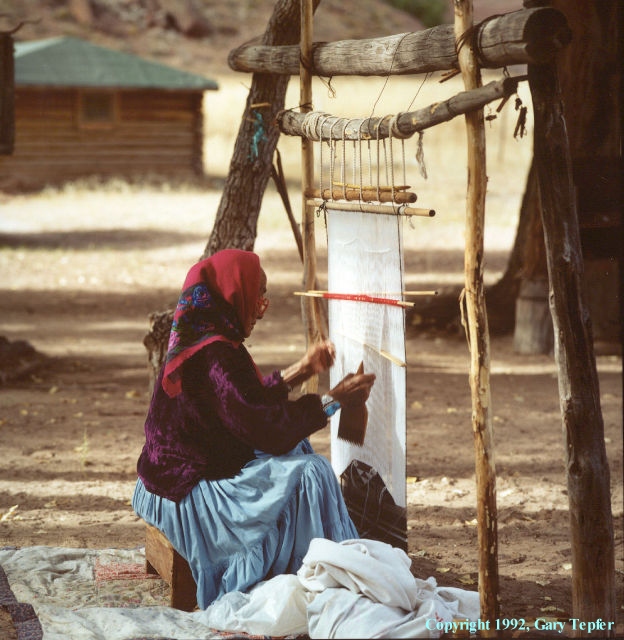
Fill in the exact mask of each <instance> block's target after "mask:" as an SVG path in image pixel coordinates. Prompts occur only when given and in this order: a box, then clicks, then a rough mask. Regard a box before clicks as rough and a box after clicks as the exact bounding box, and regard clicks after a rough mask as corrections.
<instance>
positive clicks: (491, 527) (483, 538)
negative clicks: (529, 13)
mask: <svg viewBox="0 0 624 640" xmlns="http://www.w3.org/2000/svg"><path fill="white" fill-rule="evenodd" d="M454 7H455V38H456V40H457V43H458V60H459V68H460V70H461V73H462V77H463V80H464V85H465V86H466V89H467V90H469V91H472V90H477V89H478V88H480V87H481V71H480V69H479V64H478V61H477V58H476V56H475V52H474V51H473V48H472V46H473V43H472V42H471V39H470V36H469V35H468V34H469V33H470V32H471V30H472V26H473V5H472V0H455V3H454ZM465 118H466V133H467V147H468V186H467V194H466V240H465V243H466V245H465V252H464V274H465V288H464V292H463V296H462V297H463V300H464V303H465V308H464V309H465V315H464V314H462V318H463V321H464V322H465V324H466V325H467V326H465V328H466V331H467V335H468V339H469V346H470V376H469V378H470V391H471V396H472V428H473V434H474V447H475V470H476V474H475V475H476V482H477V538H478V545H479V599H480V605H481V620H482V621H484V622H487V624H485V625H484V626H486V629H483V630H480V633H481V634H482V635H483V637H497V636H498V631H497V630H496V621H497V620H498V619H499V610H500V606H499V602H498V584H499V580H498V533H497V511H496V471H495V467H494V444H493V427H492V405H491V402H490V344H489V333H488V323H487V313H486V309H485V296H484V285H483V246H484V228H485V193H486V187H487V174H486V162H485V160H486V157H485V120H484V117H483V109H478V110H475V111H469V112H467V113H466V114H465ZM464 309H462V311H464Z"/></svg>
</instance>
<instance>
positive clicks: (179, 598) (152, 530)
mask: <svg viewBox="0 0 624 640" xmlns="http://www.w3.org/2000/svg"><path fill="white" fill-rule="evenodd" d="M146 526H147V529H146V533H145V570H146V571H147V573H150V574H152V575H159V576H160V577H161V578H162V579H163V580H164V581H165V582H166V583H167V584H168V585H169V586H170V587H171V606H172V607H173V608H174V609H180V610H181V611H193V609H195V607H196V606H197V585H196V583H195V579H194V578H193V574H192V573H191V568H190V567H189V565H188V562H187V561H186V560H185V559H184V558H183V557H182V556H181V555H180V554H179V553H178V552H177V551H176V550H175V549H174V548H173V545H172V544H171V542H169V540H167V538H166V536H165V534H164V533H162V531H160V530H159V529H157V528H156V527H153V526H152V525H149V524H148V525H146Z"/></svg>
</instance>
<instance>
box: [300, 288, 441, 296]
mask: <svg viewBox="0 0 624 640" xmlns="http://www.w3.org/2000/svg"><path fill="white" fill-rule="evenodd" d="M308 292H309V293H329V292H328V291H326V290H323V289H308ZM354 295H359V296H362V295H368V296H437V295H438V292H437V291H435V290H432V291H368V292H366V293H356V294H354Z"/></svg>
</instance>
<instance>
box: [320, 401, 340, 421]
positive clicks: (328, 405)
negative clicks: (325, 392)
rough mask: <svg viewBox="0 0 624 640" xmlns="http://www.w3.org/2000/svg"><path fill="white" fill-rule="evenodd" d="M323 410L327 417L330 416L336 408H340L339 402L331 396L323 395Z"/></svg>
mask: <svg viewBox="0 0 624 640" xmlns="http://www.w3.org/2000/svg"><path fill="white" fill-rule="evenodd" d="M322 401H323V411H324V412H325V415H326V416H327V417H328V418H331V417H332V416H333V415H334V414H335V413H336V411H338V409H340V402H338V400H334V399H333V398H332V397H331V396H323V398H322Z"/></svg>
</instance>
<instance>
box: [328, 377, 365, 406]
mask: <svg viewBox="0 0 624 640" xmlns="http://www.w3.org/2000/svg"><path fill="white" fill-rule="evenodd" d="M374 383H375V374H374V373H348V374H347V375H346V376H345V377H344V378H343V379H342V380H341V381H340V382H339V383H338V384H337V385H336V386H335V387H334V388H333V389H330V390H329V392H328V393H329V395H330V396H331V397H332V398H333V399H334V400H338V402H340V404H341V405H345V406H354V405H361V404H364V403H365V402H366V401H367V400H368V396H369V395H370V392H371V389H372V387H373V384H374Z"/></svg>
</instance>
